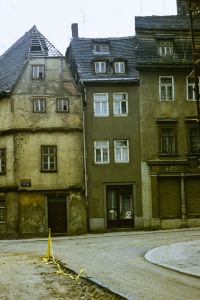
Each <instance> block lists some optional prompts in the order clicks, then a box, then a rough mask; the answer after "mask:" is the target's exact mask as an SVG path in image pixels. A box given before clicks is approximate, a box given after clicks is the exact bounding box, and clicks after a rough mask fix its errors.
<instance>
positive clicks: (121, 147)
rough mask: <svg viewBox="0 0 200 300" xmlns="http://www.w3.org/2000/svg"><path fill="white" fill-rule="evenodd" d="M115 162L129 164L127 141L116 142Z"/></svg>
mask: <svg viewBox="0 0 200 300" xmlns="http://www.w3.org/2000/svg"><path fill="white" fill-rule="evenodd" d="M114 149H115V162H117V163H127V162H129V142H128V141H127V140H117V141H114Z"/></svg>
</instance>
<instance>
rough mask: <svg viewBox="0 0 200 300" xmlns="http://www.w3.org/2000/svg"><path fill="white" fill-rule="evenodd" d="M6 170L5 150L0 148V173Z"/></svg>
mask: <svg viewBox="0 0 200 300" xmlns="http://www.w3.org/2000/svg"><path fill="white" fill-rule="evenodd" d="M5 171H6V150H5V149H0V173H5Z"/></svg>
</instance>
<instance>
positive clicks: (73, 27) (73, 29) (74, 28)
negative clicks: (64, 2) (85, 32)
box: [71, 23, 78, 38]
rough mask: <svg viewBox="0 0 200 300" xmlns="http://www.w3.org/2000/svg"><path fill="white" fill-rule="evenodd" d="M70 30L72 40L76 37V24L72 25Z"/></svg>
mask: <svg viewBox="0 0 200 300" xmlns="http://www.w3.org/2000/svg"><path fill="white" fill-rule="evenodd" d="M71 29H72V38H77V37H78V23H73V24H72V26H71Z"/></svg>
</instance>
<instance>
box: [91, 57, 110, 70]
mask: <svg viewBox="0 0 200 300" xmlns="http://www.w3.org/2000/svg"><path fill="white" fill-rule="evenodd" d="M107 64H108V61H107V59H105V58H104V57H102V56H98V57H96V58H95V59H94V60H93V67H94V73H96V74H104V73H107Z"/></svg>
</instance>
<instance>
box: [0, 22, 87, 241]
mask: <svg viewBox="0 0 200 300" xmlns="http://www.w3.org/2000/svg"><path fill="white" fill-rule="evenodd" d="M81 103H82V102H81V97H80V93H79V92H78V91H77V89H76V85H75V84H74V82H73V80H72V77H71V75H70V73H69V70H68V67H67V64H66V61H65V58H64V57H63V55H62V54H61V53H60V52H59V51H58V50H57V49H55V47H54V46H53V45H52V44H51V43H50V42H49V41H48V40H47V39H46V38H45V37H44V36H43V35H42V34H41V33H40V32H39V31H38V30H37V28H36V26H33V27H32V28H31V29H30V30H29V31H28V32H27V33H25V34H24V36H22V37H21V38H20V39H19V40H17V41H16V43H15V44H13V45H12V46H11V47H10V48H9V49H8V50H7V51H6V52H5V53H4V54H3V55H2V56H1V57H0V236H1V237H6V238H8V237H27V236H28V237H30V236H44V235H45V234H46V233H47V232H48V228H51V230H52V232H53V233H68V234H80V233H84V232H86V206H85V195H84V174H83V143H82V141H83V127H82V104H81Z"/></svg>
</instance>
